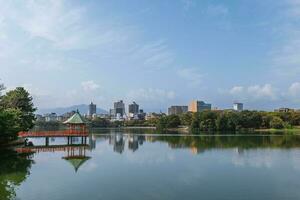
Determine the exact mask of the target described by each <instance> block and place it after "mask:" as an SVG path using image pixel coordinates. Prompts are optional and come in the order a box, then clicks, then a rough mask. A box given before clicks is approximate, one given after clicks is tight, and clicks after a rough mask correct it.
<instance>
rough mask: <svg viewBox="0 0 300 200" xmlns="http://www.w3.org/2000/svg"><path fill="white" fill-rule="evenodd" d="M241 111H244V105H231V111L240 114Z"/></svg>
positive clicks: (236, 103)
mask: <svg viewBox="0 0 300 200" xmlns="http://www.w3.org/2000/svg"><path fill="white" fill-rule="evenodd" d="M243 109H244V104H242V103H238V102H234V103H233V110H235V111H238V112H241V111H243Z"/></svg>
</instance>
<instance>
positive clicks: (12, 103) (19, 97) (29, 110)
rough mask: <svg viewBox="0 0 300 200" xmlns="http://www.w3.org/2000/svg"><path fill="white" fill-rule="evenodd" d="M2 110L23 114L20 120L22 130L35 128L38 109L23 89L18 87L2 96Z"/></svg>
mask: <svg viewBox="0 0 300 200" xmlns="http://www.w3.org/2000/svg"><path fill="white" fill-rule="evenodd" d="M0 108H2V109H3V110H5V109H15V110H19V111H20V112H21V116H20V120H19V125H20V128H21V130H23V131H27V130H29V129H30V128H32V127H33V126H34V120H35V116H34V112H35V111H36V108H34V106H33V102H32V97H31V96H30V94H29V93H28V92H27V91H26V90H25V89H24V88H23V87H17V88H16V89H14V90H11V91H9V92H7V93H6V94H5V95H4V96H2V97H1V101H0Z"/></svg>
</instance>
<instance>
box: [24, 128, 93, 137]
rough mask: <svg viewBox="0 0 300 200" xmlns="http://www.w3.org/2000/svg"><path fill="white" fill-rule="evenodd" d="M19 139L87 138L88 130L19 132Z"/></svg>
mask: <svg viewBox="0 0 300 200" xmlns="http://www.w3.org/2000/svg"><path fill="white" fill-rule="evenodd" d="M18 135H19V137H22V138H25V137H87V136H88V131H86V130H61V131H34V132H31V131H29V132H19V134H18Z"/></svg>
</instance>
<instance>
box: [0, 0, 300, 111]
mask: <svg viewBox="0 0 300 200" xmlns="http://www.w3.org/2000/svg"><path fill="white" fill-rule="evenodd" d="M0 3H1V5H2V6H1V8H0V12H1V17H0V49H2V50H1V51H0V71H1V74H0V79H1V80H0V82H1V83H4V84H5V86H6V87H7V89H12V88H14V87H16V86H24V87H25V88H26V89H28V90H29V91H30V93H31V94H32V95H33V97H34V103H35V106H37V107H38V108H41V109H42V108H56V107H66V106H69V105H78V104H82V103H87V102H91V101H93V102H94V103H95V104H97V105H98V106H99V107H101V108H104V109H106V110H109V108H111V106H112V102H115V101H117V100H119V99H123V100H124V102H133V101H136V102H138V103H139V105H142V106H143V109H145V110H146V111H156V112H158V111H160V110H163V111H166V110H167V108H168V107H169V106H171V105H188V103H189V102H190V101H191V100H192V99H199V100H203V101H205V102H209V103H211V104H212V105H213V106H214V107H218V108H229V107H231V105H232V102H234V101H239V102H243V103H245V109H257V110H274V109H275V108H280V107H290V108H300V79H299V75H300V59H299V55H298V54H299V53H300V45H299V40H300V38H299V34H298V32H299V30H300V24H299V19H300V14H299V12H297V11H298V10H299V9H300V3H299V1H298V0H283V1H277V2H274V1H271V0H265V1H259V0H254V1H238V2H224V1H220V0H219V1H218V0H216V1H209V0H204V1H201V2H200V1H193V0H178V1H171V0H168V1H151V2H150V1H132V2H131V3H130V4H128V3H125V2H119V1H107V2H105V1H93V0H91V1H80V0H78V1H72V2H71V1H67V0H66V1H65V0H58V1H21V2H20V1H4V0H0ZM249 8H251V9H249ZM254 13H255V14H254ZM216 58H217V59H216Z"/></svg>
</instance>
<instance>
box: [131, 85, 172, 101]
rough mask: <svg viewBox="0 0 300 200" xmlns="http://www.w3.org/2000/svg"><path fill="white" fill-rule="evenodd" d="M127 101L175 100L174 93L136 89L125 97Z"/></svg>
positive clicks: (161, 90)
mask: <svg viewBox="0 0 300 200" xmlns="http://www.w3.org/2000/svg"><path fill="white" fill-rule="evenodd" d="M127 97H128V99H130V100H136V101H142V102H163V101H166V100H171V99H174V98H175V92H173V91H167V90H163V89H153V88H148V89H143V88H141V89H137V90H132V91H130V92H129V93H128V95H127Z"/></svg>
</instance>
